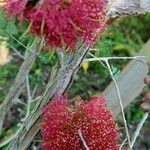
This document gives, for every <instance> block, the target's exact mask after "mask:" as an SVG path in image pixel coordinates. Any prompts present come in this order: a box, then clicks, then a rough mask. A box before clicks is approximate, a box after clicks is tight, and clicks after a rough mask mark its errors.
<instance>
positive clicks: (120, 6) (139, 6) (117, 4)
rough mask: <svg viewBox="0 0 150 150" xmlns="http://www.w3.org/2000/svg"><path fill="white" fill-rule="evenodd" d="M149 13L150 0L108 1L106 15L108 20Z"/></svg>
mask: <svg viewBox="0 0 150 150" xmlns="http://www.w3.org/2000/svg"><path fill="white" fill-rule="evenodd" d="M147 12H150V0H109V3H108V7H107V15H108V17H109V18H116V17H120V16H128V15H137V14H145V13H147Z"/></svg>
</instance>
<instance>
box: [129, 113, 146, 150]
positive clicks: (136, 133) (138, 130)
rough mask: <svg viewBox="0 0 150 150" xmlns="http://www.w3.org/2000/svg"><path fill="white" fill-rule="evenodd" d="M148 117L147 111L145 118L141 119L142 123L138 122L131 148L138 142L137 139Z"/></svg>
mask: <svg viewBox="0 0 150 150" xmlns="http://www.w3.org/2000/svg"><path fill="white" fill-rule="evenodd" d="M147 118H148V113H145V114H144V116H143V118H142V119H141V121H140V123H139V124H138V126H137V129H136V130H135V132H134V134H133V137H132V139H131V148H133V146H134V143H135V142H136V139H137V137H138V136H139V133H140V131H141V129H142V127H143V125H144V123H145V121H146V120H147Z"/></svg>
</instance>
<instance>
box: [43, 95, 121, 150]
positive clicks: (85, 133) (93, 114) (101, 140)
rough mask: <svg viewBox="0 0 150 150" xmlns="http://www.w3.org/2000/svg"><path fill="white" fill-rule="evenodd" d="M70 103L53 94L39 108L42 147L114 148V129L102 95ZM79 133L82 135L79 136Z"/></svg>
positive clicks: (60, 149)
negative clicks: (46, 103) (50, 100)
mask: <svg viewBox="0 0 150 150" xmlns="http://www.w3.org/2000/svg"><path fill="white" fill-rule="evenodd" d="M75 103H76V104H75V105H70V104H69V102H68V100H67V98H66V97H63V96H57V97H56V98H55V99H54V100H53V102H50V103H49V104H48V105H47V106H46V107H45V108H44V111H43V120H42V134H43V149H44V150H71V149H72V150H85V145H84V144H83V139H84V142H85V143H86V146H87V147H88V148H89V149H90V150H118V149H119V148H118V135H119V134H118V130H117V128H116V124H115V122H114V118H113V116H112V114H111V112H110V111H109V110H108V108H107V107H106V103H105V97H103V96H97V97H92V98H91V99H90V100H89V101H88V102H84V101H83V100H79V101H77V102H75ZM79 131H80V133H82V138H83V139H82V138H81V135H79Z"/></svg>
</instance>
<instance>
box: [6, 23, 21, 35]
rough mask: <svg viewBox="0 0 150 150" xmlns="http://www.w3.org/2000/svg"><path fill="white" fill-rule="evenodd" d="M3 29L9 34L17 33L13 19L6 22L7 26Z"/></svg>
mask: <svg viewBox="0 0 150 150" xmlns="http://www.w3.org/2000/svg"><path fill="white" fill-rule="evenodd" d="M5 30H6V32H7V33H8V34H11V35H13V34H17V33H18V29H17V27H16V25H15V23H14V21H9V22H8V23H7V26H6V29H5Z"/></svg>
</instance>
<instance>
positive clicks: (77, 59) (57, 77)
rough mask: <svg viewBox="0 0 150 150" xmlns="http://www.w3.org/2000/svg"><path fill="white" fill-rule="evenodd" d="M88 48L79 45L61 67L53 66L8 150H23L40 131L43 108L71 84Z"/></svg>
mask: <svg viewBox="0 0 150 150" xmlns="http://www.w3.org/2000/svg"><path fill="white" fill-rule="evenodd" d="M88 49H89V47H87V46H86V45H85V44H83V43H82V44H81V43H80V44H79V46H78V48H77V50H76V51H75V52H74V53H72V52H69V53H68V57H67V59H66V62H65V63H64V65H63V66H60V65H57V64H56V65H55V69H54V70H53V72H52V75H51V80H50V81H49V83H48V84H47V86H46V90H45V92H44V93H43V95H42V96H41V97H40V98H39V100H38V102H39V103H38V105H37V108H36V110H35V111H34V112H33V113H32V114H31V115H30V116H29V117H28V119H27V120H26V121H25V122H24V124H23V128H22V130H21V131H20V132H19V134H18V136H17V138H16V139H15V140H14V141H13V142H12V143H11V144H10V145H9V148H8V150H14V149H15V150H24V149H26V148H27V146H28V145H29V144H30V142H31V141H32V140H33V138H34V136H35V135H36V134H37V132H38V131H39V129H40V126H39V122H40V115H41V110H42V108H43V106H45V105H46V104H47V103H48V102H49V101H50V100H51V99H52V98H53V96H54V95H56V94H63V93H65V92H66V90H67V89H68V88H69V86H70V85H71V83H72V79H73V77H74V75H75V73H76V72H77V71H78V69H79V68H80V65H81V63H82V61H83V58H84V56H85V54H86V53H87V51H88Z"/></svg>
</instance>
